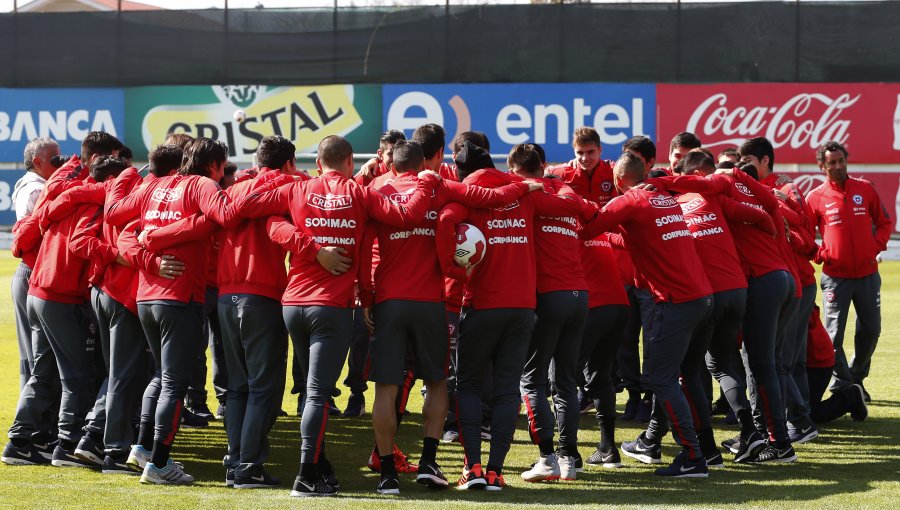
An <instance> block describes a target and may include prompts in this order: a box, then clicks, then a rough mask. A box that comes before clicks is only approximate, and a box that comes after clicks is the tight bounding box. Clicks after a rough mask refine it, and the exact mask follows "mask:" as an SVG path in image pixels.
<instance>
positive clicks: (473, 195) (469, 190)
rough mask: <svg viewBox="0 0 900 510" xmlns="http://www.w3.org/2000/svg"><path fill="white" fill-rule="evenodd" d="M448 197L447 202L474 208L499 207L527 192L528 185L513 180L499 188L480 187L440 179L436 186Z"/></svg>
mask: <svg viewBox="0 0 900 510" xmlns="http://www.w3.org/2000/svg"><path fill="white" fill-rule="evenodd" d="M436 188H439V189H440V190H441V191H442V192H443V193H445V196H446V197H447V198H448V200H447V201H448V202H459V203H460V204H463V205H466V206H468V207H474V208H479V209H483V208H489V207H501V206H504V205H507V204H510V203H512V202H514V201H516V200H518V199H520V198H522V197H523V196H525V194H526V193H528V185H527V184H525V183H524V182H514V183H511V184H507V185H506V186H502V187H499V188H493V189H488V188H482V187H481V186H467V185H465V184H463V183H461V182H456V181H450V180H447V179H443V180H441V182H440V183H438V185H437V186H436Z"/></svg>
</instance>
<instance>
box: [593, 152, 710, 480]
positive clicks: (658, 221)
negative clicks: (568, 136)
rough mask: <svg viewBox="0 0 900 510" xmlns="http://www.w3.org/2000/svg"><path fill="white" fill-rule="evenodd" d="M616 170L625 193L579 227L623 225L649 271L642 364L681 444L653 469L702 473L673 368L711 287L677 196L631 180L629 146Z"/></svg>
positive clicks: (705, 313) (636, 164) (637, 172)
mask: <svg viewBox="0 0 900 510" xmlns="http://www.w3.org/2000/svg"><path fill="white" fill-rule="evenodd" d="M614 171H615V178H616V187H617V189H618V190H619V191H620V192H621V193H623V195H622V196H621V197H618V198H616V199H613V200H612V201H610V202H609V203H608V204H607V205H606V206H605V207H604V208H603V210H602V211H601V212H600V214H598V215H597V217H596V218H595V219H594V220H593V221H592V222H590V223H588V224H587V225H586V226H585V230H586V232H585V233H584V234H583V235H584V236H586V237H591V235H592V233H594V234H598V233H600V232H603V231H609V230H611V229H616V228H618V227H619V226H621V229H622V232H623V234H622V237H623V240H624V242H625V245H626V247H628V250H629V252H630V253H631V257H632V260H633V261H634V264H635V268H636V269H637V270H638V271H640V273H641V274H642V275H643V276H644V277H645V278H646V279H647V281H648V283H649V285H650V289H651V291H652V292H653V295H654V297H655V300H656V305H655V317H654V319H655V320H654V322H653V327H652V329H651V331H649V332H647V333H649V334H648V340H647V342H646V352H645V358H646V359H645V366H646V372H647V377H648V382H649V383H650V388H651V390H652V391H653V395H654V398H655V399H656V400H657V402H659V405H660V406H661V407H662V409H663V410H664V411H665V413H666V415H667V416H668V418H669V420H670V422H671V423H672V429H673V436H674V437H675V441H676V442H677V443H678V444H679V445H681V446H682V451H681V452H680V453H679V454H678V455H677V456H676V457H675V459H674V461H673V462H672V464H671V465H670V466H669V467H668V468H660V469H657V470H656V474H657V475H659V476H668V477H677V478H683V477H703V478H705V477H707V476H708V473H709V470H708V468H707V466H706V459H705V458H704V456H703V454H702V452H701V450H700V448H699V446H698V444H697V436H696V432H695V429H694V426H693V420H692V416H691V410H690V407H689V405H688V402H687V400H686V399H685V396H684V394H683V393H682V391H681V389H680V387H679V384H678V376H679V372H680V369H681V367H682V362H683V361H684V359H685V356H686V354H687V352H688V349H689V347H690V344H691V339H692V337H694V335H695V333H696V331H697V329H698V328H700V327H701V326H702V325H703V324H704V323H705V322H706V321H707V320H708V318H709V315H710V313H711V311H712V296H711V295H712V289H711V286H710V284H709V281H708V280H707V277H706V273H705V271H704V269H703V265H702V263H701V261H700V259H699V257H698V256H697V250H696V248H695V247H694V241H693V238H692V236H691V232H690V230H689V229H688V227H687V224H686V223H685V221H684V217H683V214H682V212H681V208H680V207H679V205H678V203H677V202H676V201H675V199H674V198H672V197H671V196H668V195H665V194H661V193H657V192H650V191H647V190H645V189H639V188H635V186H637V185H638V184H640V183H641V182H642V181H643V180H644V173H645V167H644V164H643V162H642V161H641V159H640V158H638V157H637V156H635V155H634V154H632V153H630V152H625V153H623V154H622V156H621V157H620V158H619V160H618V161H616V165H615V170H614ZM672 268H677V271H673V270H671V269H672Z"/></svg>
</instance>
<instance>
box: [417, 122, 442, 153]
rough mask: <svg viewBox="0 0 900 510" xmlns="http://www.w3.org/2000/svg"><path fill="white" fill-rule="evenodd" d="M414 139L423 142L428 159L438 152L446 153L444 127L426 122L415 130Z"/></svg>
mask: <svg viewBox="0 0 900 510" xmlns="http://www.w3.org/2000/svg"><path fill="white" fill-rule="evenodd" d="M412 140H414V141H416V142H419V143H420V144H422V152H424V153H425V157H426V158H427V159H431V158H433V157H434V156H435V154H437V153H438V151H440V152H441V154H443V153H444V146H445V145H446V144H447V142H446V134H445V133H444V128H442V127H441V126H438V125H437V124H424V125H421V126H419V127H417V128H416V130H415V131H414V132H413V135H412Z"/></svg>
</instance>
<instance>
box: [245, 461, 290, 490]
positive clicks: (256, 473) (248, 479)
mask: <svg viewBox="0 0 900 510" xmlns="http://www.w3.org/2000/svg"><path fill="white" fill-rule="evenodd" d="M273 487H281V480H280V479H279V478H278V477H275V476H272V475H270V474H269V473H266V470H265V469H263V467H262V466H260V465H258V464H255V465H253V466H252V467H251V468H250V469H248V470H247V471H246V472H245V473H244V474H242V475H239V474H237V472H235V475H234V488H235V489H271V488H273Z"/></svg>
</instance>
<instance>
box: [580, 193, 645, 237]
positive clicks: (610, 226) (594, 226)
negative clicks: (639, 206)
mask: <svg viewBox="0 0 900 510" xmlns="http://www.w3.org/2000/svg"><path fill="white" fill-rule="evenodd" d="M632 200H633V199H632V198H631V197H630V196H629V195H628V194H625V195H620V196H618V197H616V198H614V199H612V200H610V201H609V202H607V204H606V205H605V206H604V207H603V209H602V210H600V212H598V213H597V215H596V216H594V218H593V219H592V220H591V221H589V222H587V223H585V224H584V225H583V228H582V231H581V238H582V239H593V238H595V237H597V236H599V235H600V234H602V233H603V232H615V231H617V228H618V227H619V226H620V225H622V224H624V223H627V222H628V220H629V219H630V218H631V214H632V207H631V203H632Z"/></svg>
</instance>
